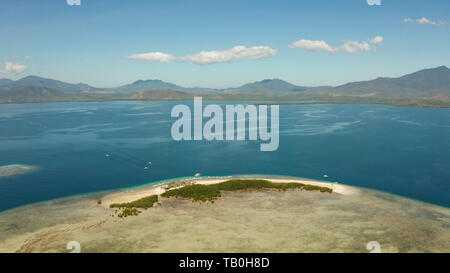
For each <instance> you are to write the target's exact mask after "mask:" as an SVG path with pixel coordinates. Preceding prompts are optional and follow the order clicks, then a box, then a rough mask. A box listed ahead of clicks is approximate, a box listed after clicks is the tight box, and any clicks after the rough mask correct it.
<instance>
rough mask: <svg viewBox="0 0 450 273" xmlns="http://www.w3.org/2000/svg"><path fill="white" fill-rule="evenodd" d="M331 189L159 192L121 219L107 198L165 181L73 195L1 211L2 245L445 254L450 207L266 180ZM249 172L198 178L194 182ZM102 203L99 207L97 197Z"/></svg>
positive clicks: (136, 195)
mask: <svg viewBox="0 0 450 273" xmlns="http://www.w3.org/2000/svg"><path fill="white" fill-rule="evenodd" d="M261 178H262V179H264V180H269V181H272V182H274V183H276V182H297V183H303V184H310V185H316V186H321V187H330V188H332V189H333V193H332V194H328V193H320V192H317V191H307V190H303V191H301V190H288V191H276V190H257V191H236V192H224V193H223V194H222V195H221V197H220V198H218V199H217V200H215V202H214V203H211V202H192V201H191V200H187V199H181V198H164V197H161V198H159V201H158V202H160V203H161V205H157V206H153V207H152V208H149V209H147V210H142V212H141V213H140V214H139V215H138V216H131V217H126V218H119V217H117V214H116V213H115V210H114V209H110V208H109V204H110V203H114V202H131V201H134V200H137V199H140V198H143V197H146V196H149V195H154V194H161V193H163V192H164V191H166V189H167V187H168V183H169V182H188V181H192V180H194V178H192V179H191V178H187V179H186V178H180V179H175V180H172V181H164V183H160V184H153V185H152V184H148V185H144V186H139V187H136V188H133V189H127V190H122V191H123V192H113V193H112V192H103V193H92V194H86V195H77V196H72V197H67V198H61V199H56V200H50V201H45V202H40V203H36V204H32V205H28V206H23V207H19V208H15V209H11V210H8V211H4V212H0V252H66V253H67V252H70V250H68V249H67V243H68V242H71V241H77V242H79V243H80V246H81V252H177V253H179V252H227V253H229V252H261V253H263V252H364V253H367V252H369V250H368V248H367V244H368V243H369V242H372V241H377V242H379V244H380V246H381V252H449V251H450V229H449V228H448V227H449V225H450V209H449V208H444V207H439V206H435V205H432V204H427V203H423V202H419V201H415V200H412V199H408V198H404V197H400V196H396V195H392V194H389V193H384V192H379V191H374V190H369V189H365V188H359V187H358V188H356V187H351V186H347V185H342V184H336V183H327V182H322V181H311V180H308V179H304V178H295V177H286V178H283V177H279V176H273V177H263V176H261V177H260V179H261ZM229 179H258V177H257V176H255V177H248V178H247V176H245V178H244V177H234V176H233V177H216V178H200V179H195V180H197V181H196V183H198V184H212V183H219V182H223V181H226V180H229ZM98 200H102V201H103V202H102V204H98V202H97V201H98Z"/></svg>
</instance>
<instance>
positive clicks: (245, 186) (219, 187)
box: [161, 179, 333, 202]
mask: <svg viewBox="0 0 450 273" xmlns="http://www.w3.org/2000/svg"><path fill="white" fill-rule="evenodd" d="M255 189H276V190H282V191H286V190H288V189H301V190H306V191H320V192H329V193H331V192H332V191H333V190H332V189H331V188H327V187H320V186H315V185H308V184H302V183H273V182H270V181H267V180H261V179H258V180H256V179H255V180H247V179H245V180H242V179H232V180H228V181H225V182H222V183H217V184H212V185H200V184H194V185H190V186H185V187H183V188H179V189H173V190H169V191H166V192H164V193H163V194H161V196H162V197H176V198H177V197H181V198H188V199H192V200H194V201H210V202H214V200H215V199H217V198H219V197H220V192H221V191H241V190H255Z"/></svg>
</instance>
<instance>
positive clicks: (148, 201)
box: [109, 195, 158, 209]
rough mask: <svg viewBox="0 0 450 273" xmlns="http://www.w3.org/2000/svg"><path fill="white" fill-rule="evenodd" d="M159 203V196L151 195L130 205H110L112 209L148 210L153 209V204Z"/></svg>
mask: <svg viewBox="0 0 450 273" xmlns="http://www.w3.org/2000/svg"><path fill="white" fill-rule="evenodd" d="M156 202H158V195H150V196H147V197H144V198H141V199H138V200H136V201H133V202H129V203H115V204H111V205H109V207H110V208H130V209H131V208H138V209H148V208H151V207H153V204H154V203H156Z"/></svg>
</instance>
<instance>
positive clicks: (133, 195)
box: [101, 175, 359, 208]
mask: <svg viewBox="0 0 450 273" xmlns="http://www.w3.org/2000/svg"><path fill="white" fill-rule="evenodd" d="M230 179H240V180H250V179H262V180H267V181H270V182H273V183H302V184H307V185H313V186H320V187H328V188H331V189H332V190H333V193H336V194H341V195H352V194H356V193H358V192H359V190H358V189H357V188H356V187H353V186H348V185H344V184H339V183H338V182H325V181H319V180H311V179H307V178H300V177H299V178H294V177H286V178H281V177H279V178H278V177H276V176H273V177H270V176H269V177H268V176H263V175H261V176H257V175H255V176H225V177H206V178H199V179H196V178H195V177H191V178H187V177H180V178H179V179H176V178H175V179H168V180H162V182H159V183H158V182H156V183H152V184H147V185H141V186H137V187H134V189H133V188H129V189H131V190H128V191H121V192H117V193H111V194H107V195H105V196H104V197H103V198H102V199H101V201H102V206H103V207H105V208H109V206H110V205H111V204H113V203H128V202H133V201H136V200H138V199H141V198H144V197H147V196H150V195H161V194H162V193H164V192H166V191H167V190H170V189H166V185H167V184H169V183H170V182H183V181H195V184H200V185H211V184H217V183H221V182H225V181H227V180H230ZM139 188H141V189H139ZM172 189H174V188H172Z"/></svg>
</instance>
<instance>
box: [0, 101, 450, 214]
mask: <svg viewBox="0 0 450 273" xmlns="http://www.w3.org/2000/svg"><path fill="white" fill-rule="evenodd" d="M179 103H183V104H192V102H191V101H182V102H174V101H170V102H164V101H158V102H150V101H149V102H140V101H139V102H133V101H127V102H89V103H39V104H16V105H0V166H3V165H8V164H27V165H36V166H39V167H40V169H39V171H36V172H33V173H29V174H25V175H21V176H14V177H8V178H1V179H0V211H1V210H6V209H9V208H13V207H17V206H20V205H24V204H29V203H33V202H38V201H43V200H49V199H54V198H60V197H63V196H70V195H76V194H81V193H89V192H96V191H103V190H110V189H116V188H122V187H130V186H135V185H141V184H145V183H148V182H151V181H157V180H161V179H166V178H169V177H181V176H192V175H193V174H194V173H197V172H200V173H202V175H213V176H214V175H230V174H241V173H253V174H280V175H290V176H299V177H308V178H312V179H321V178H322V176H323V175H324V174H328V175H329V179H330V180H331V181H336V180H337V181H340V182H342V183H345V184H350V185H357V186H363V187H368V188H373V189H378V190H381V191H386V192H390V193H395V194H399V195H403V196H407V197H411V198H415V199H419V200H422V201H426V202H429V203H434V204H439V205H443V206H447V207H449V206H450V198H449V196H450V179H449V178H450V168H448V166H449V165H450V156H449V151H450V142H449V141H448V140H449V139H450V109H418V108H400V107H390V106H383V105H281V106H280V146H279V149H278V150H277V151H275V152H261V151H260V143H258V142H255V141H246V142H238V141H234V142H233V141H231V142H230V141H228V142H224V141H214V142H208V141H182V142H176V141H173V140H172V138H171V136H170V127H171V125H172V123H173V122H174V119H172V118H170V111H171V109H172V106H174V105H176V104H179ZM207 103H214V104H218V103H220V104H225V103H229V104H237V103H239V102H236V101H233V102H218V101H212V102H206V101H204V105H206V104H207ZM242 103H245V102H242ZM107 153H108V154H110V155H111V157H109V158H106V157H105V154H107ZM148 161H152V165H151V167H150V169H149V170H144V166H145V164H147V162H148Z"/></svg>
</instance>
